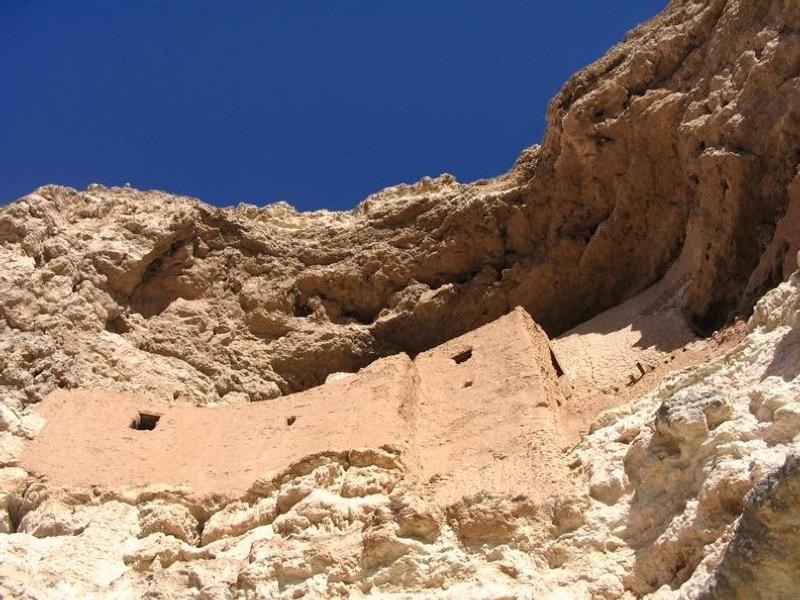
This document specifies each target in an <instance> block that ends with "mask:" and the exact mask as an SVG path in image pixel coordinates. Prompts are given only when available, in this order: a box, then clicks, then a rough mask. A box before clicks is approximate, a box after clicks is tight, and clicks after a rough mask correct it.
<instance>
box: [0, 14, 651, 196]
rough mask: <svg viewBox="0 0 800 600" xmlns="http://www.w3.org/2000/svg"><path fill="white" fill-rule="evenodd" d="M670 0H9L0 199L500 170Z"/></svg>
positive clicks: (248, 189) (280, 187)
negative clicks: (557, 99)
mask: <svg viewBox="0 0 800 600" xmlns="http://www.w3.org/2000/svg"><path fill="white" fill-rule="evenodd" d="M665 4H666V0H613V1H607V2H599V1H596V0H557V1H544V0H541V1H534V0H527V1H522V0H492V1H490V0H486V1H482V2H477V1H473V0H419V1H417V0H407V1H400V0H398V1H394V2H387V1H382V0H372V1H368V0H358V1H356V0H347V1H344V0H341V1H336V0H330V1H328V2H322V1H314V2H311V1H302V0H294V1H292V2H283V1H278V0H274V1H266V0H264V1H260V2H255V1H252V2H251V1H246V0H239V1H236V2H223V1H221V0H220V1H219V2H206V1H202V0H196V1H191V2H190V1H188V0H185V1H181V0H164V1H153V0H150V1H144V0H142V1H134V0H127V1H122V0H104V1H96V2H84V1H81V0H71V1H69V2H63V1H57V2H50V1H46V0H41V1H38V2H28V1H23V0H19V1H14V0H0V115H1V116H0V202H7V201H10V200H13V199H15V198H17V197H19V196H21V195H23V194H25V193H27V192H29V191H30V190H32V189H34V188H35V187H37V186H39V185H42V184H45V183H60V184H64V185H70V186H73V187H77V188H85V187H86V186H87V185H88V184H89V183H91V182H98V183H103V184H107V185H122V184H124V183H125V182H130V183H131V184H132V185H133V186H135V187H138V188H141V189H163V190H167V191H170V192H174V193H182V194H188V195H192V196H197V197H200V198H202V199H203V200H206V201H207V202H212V203H214V204H217V205H230V204H236V203H238V202H250V203H254V204H265V203H268V202H274V201H276V200H287V201H289V202H291V203H292V204H294V205H295V206H297V207H298V208H301V209H305V210H309V209H315V208H321V207H325V208H336V209H342V208H350V207H352V206H353V205H355V204H356V203H357V202H358V201H360V200H361V199H363V198H364V197H365V196H366V195H368V194H370V193H372V192H374V191H376V190H378V189H380V188H382V187H385V186H387V185H393V184H395V183H401V182H413V181H416V180H418V179H419V178H420V177H422V176H423V175H438V174H439V173H443V172H449V173H452V174H454V175H455V176H456V177H457V178H458V179H459V180H460V181H471V180H474V179H479V178H482V177H490V176H493V175H496V174H499V173H501V172H503V171H505V170H507V169H508V168H509V167H510V166H511V165H512V164H513V162H514V160H515V158H516V157H517V155H518V153H519V152H520V150H522V149H523V148H524V147H526V146H529V145H531V144H533V143H536V142H538V141H539V140H540V139H541V137H542V133H543V130H544V125H545V110H546V107H547V102H548V100H549V99H550V98H551V97H552V96H553V94H554V93H555V92H556V91H557V90H558V89H559V88H560V86H561V85H562V84H563V82H564V81H565V80H566V79H567V77H569V75H571V74H572V73H573V72H574V71H576V70H577V69H579V68H581V67H582V66H584V65H586V64H588V63H590V62H591V61H593V60H595V59H596V58H598V57H600V56H601V55H602V54H603V53H604V52H605V50H606V49H608V48H609V47H610V46H611V45H613V44H614V43H616V42H618V41H620V40H621V39H622V37H623V36H624V34H625V32H626V31H627V30H629V29H630V28H631V27H633V26H634V25H636V24H637V23H640V22H641V21H644V20H646V19H648V18H650V17H651V16H653V15H655V14H656V13H657V12H658V11H659V10H661V9H662V8H663V7H664V5H665Z"/></svg>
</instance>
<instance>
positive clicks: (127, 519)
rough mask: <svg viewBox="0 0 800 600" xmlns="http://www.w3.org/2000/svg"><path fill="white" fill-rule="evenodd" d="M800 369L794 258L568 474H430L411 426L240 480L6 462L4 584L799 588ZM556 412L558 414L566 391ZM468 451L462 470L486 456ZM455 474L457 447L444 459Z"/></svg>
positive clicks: (62, 590) (741, 593) (500, 590)
mask: <svg viewBox="0 0 800 600" xmlns="http://www.w3.org/2000/svg"><path fill="white" fill-rule="evenodd" d="M512 317H513V318H514V319H519V317H515V316H513V315H512ZM490 327H491V326H490ZM470 335H477V336H478V337H477V338H473V339H476V340H478V341H480V335H479V332H475V333H474V334H470ZM456 342H458V340H456ZM476 346H477V343H476ZM512 347H513V343H512ZM445 348H447V346H445ZM449 350H450V348H448V352H449ZM500 356H502V354H500ZM418 360H419V359H418ZM470 360H473V359H470ZM537 360H539V361H540V364H542V363H543V364H544V365H546V366H547V367H549V368H552V367H550V365H549V364H548V362H547V361H546V360H541V358H540V359H537ZM424 362H425V360H424V359H422V362H421V363H420V365H422V364H424ZM799 373H800V274H797V275H795V276H793V277H792V279H791V280H790V281H789V282H787V283H784V284H782V285H781V286H780V287H778V288H777V289H776V290H774V291H772V292H770V293H768V294H767V295H766V296H765V297H764V299H763V300H762V301H761V302H760V303H759V304H758V306H757V308H756V312H755V314H754V316H753V318H752V319H751V320H750V323H749V325H748V334H747V336H746V337H745V338H744V339H743V340H742V341H741V342H740V343H739V344H737V345H736V346H735V347H734V348H733V349H732V350H730V351H729V352H727V353H725V354H723V355H722V356H719V357H717V358H715V359H712V360H710V361H708V362H707V363H705V364H702V365H700V366H696V367H692V368H689V369H686V370H684V371H682V372H680V373H677V374H675V375H673V376H671V377H668V378H667V379H665V380H664V382H663V383H662V384H661V385H660V386H659V387H658V388H657V389H656V390H654V391H653V392H651V393H649V394H646V395H645V396H644V397H643V398H641V399H639V400H638V401H635V402H633V403H631V404H628V405H624V406H622V407H619V408H616V409H613V410H612V411H610V412H607V413H605V414H604V415H602V416H601V417H600V419H598V420H597V421H596V422H595V424H594V426H593V432H592V433H591V434H589V435H587V436H586V437H585V438H584V439H583V440H582V441H581V442H580V443H579V444H578V445H577V446H576V447H575V448H574V449H572V450H571V451H570V452H568V453H566V454H564V455H563V458H562V464H563V465H564V466H565V467H566V466H567V465H568V466H569V469H571V472H572V475H571V476H570V477H567V478H565V479H561V480H559V482H558V483H557V485H555V486H553V487H551V488H550V489H549V490H546V489H545V486H543V485H542V483H541V482H539V481H537V480H536V478H535V477H533V476H531V475H522V476H520V477H517V478H516V480H515V481H514V482H513V485H514V486H516V488H514V487H510V488H506V489H505V490H500V491H495V490H494V489H493V488H496V487H498V486H496V483H497V482H498V481H502V479H501V478H498V477H496V476H495V474H494V471H493V469H494V468H495V467H496V465H493V464H491V463H487V464H486V465H485V468H484V469H483V470H482V472H483V473H484V477H483V480H482V481H481V482H479V483H478V484H477V487H476V488H474V489H473V490H469V489H467V488H465V487H462V492H463V495H462V496H461V497H458V496H457V495H454V494H452V493H442V491H445V492H447V491H448V488H447V486H444V487H442V486H441V484H440V478H437V477H432V478H430V479H429V480H427V478H426V477H422V478H421V477H420V474H421V472H420V471H419V468H418V466H415V465H417V464H418V462H417V460H416V459H415V457H414V456H413V451H414V445H412V446H410V447H406V448H405V449H400V448H395V447H391V446H384V447H383V448H353V449H349V450H335V449H332V450H328V451H321V452H317V453H314V454H310V455H307V456H304V457H302V458H301V459H299V460H297V461H295V462H293V463H292V464H289V465H287V466H286V467H285V468H282V469H278V470H273V471H272V472H270V473H268V474H266V475H265V476H264V477H261V478H257V479H255V480H254V482H253V483H252V485H250V486H249V488H248V489H246V490H245V491H243V492H242V493H240V494H239V495H238V496H237V495H235V494H233V495H232V494H230V493H211V494H209V493H206V494H203V495H199V494H197V493H196V492H194V491H193V490H192V489H191V488H189V487H176V486H166V485H157V484H153V485H149V486H145V487H141V486H140V487H129V486H124V485H123V486H120V485H111V486H108V485H95V486H92V487H82V486H75V485H71V486H67V487H62V486H58V485H52V484H49V483H47V482H42V481H37V480H36V479H34V478H27V477H26V476H25V472H24V471H21V469H13V468H6V469H2V470H0V475H2V479H0V481H2V482H3V490H4V494H5V495H4V497H5V498H7V499H8V500H9V501H7V502H6V506H7V509H6V510H7V512H8V515H9V516H8V519H7V522H9V523H11V526H10V530H11V531H12V532H13V533H11V534H10V535H0V556H2V557H3V562H2V564H0V593H2V594H3V595H4V596H8V597H30V598H64V597H85V596H88V595H91V594H99V595H101V596H105V597H143V598H169V597H205V598H249V597H256V598H268V597H282V598H296V597H301V596H310V597H332V596H342V597H359V596H362V595H368V594H372V595H375V594H378V595H383V596H384V597H392V596H395V595H397V596H398V597H403V596H405V595H407V594H419V595H420V596H421V597H442V598H456V597H481V598H508V597H524V598H533V597H537V598H563V597H569V598H630V597H640V596H647V597H652V598H695V597H697V598H700V597H719V598H728V597H742V598H755V597H764V598H784V597H792V596H793V595H794V592H796V591H797V590H799V589H800V577H798V572H797V569H796V557H797V548H798V537H797V526H796V518H795V517H796V514H797V511H798V510H800V496H798V493H797V459H796V455H797V453H798V452H800V446H799V444H800V442H798V439H800V435H798V434H800V418H798V415H800V375H799ZM553 376H554V373H552V372H551V374H550V375H549V377H553ZM354 377H355V378H356V379H361V378H364V379H365V381H370V377H372V375H370V374H369V373H363V374H361V373H360V374H358V375H356V376H354ZM450 379H457V378H450ZM459 380H460V379H459ZM347 381H348V380H345V381H344V382H333V383H330V384H327V385H326V386H325V387H326V388H328V387H329V386H338V387H340V388H341V386H342V385H343V384H346V383H347ZM503 381H504V382H505V385H507V386H508V385H510V386H512V388H513V386H514V385H515V384H516V383H517V382H518V381H519V380H518V379H516V378H505V379H504V380H503ZM403 386H404V384H403V383H402V382H400V384H399V387H401V388H402V387H403ZM354 389H356V388H354ZM526 393H527V395H528V396H529V397H530V398H531V401H535V398H536V394H535V393H534V394H533V395H532V394H531V392H530V391H528V392H526ZM303 395H304V394H300V395H298V397H300V396H303ZM294 397H295V396H290V397H287V398H286V399H285V400H286V401H289V400H290V399H291V398H294ZM487 397H488V398H492V395H488V396H487ZM494 398H495V399H497V400H501V399H502V394H495V395H494ZM194 410H206V411H209V410H212V409H194ZM548 410H550V411H554V414H556V415H557V414H558V406H557V403H556V405H554V406H550V407H549V408H548ZM467 415H469V412H468V411H463V410H462V411H458V412H456V411H454V413H453V414H452V417H451V418H454V419H459V418H462V417H464V416H467ZM497 418H498V420H499V421H500V422H503V421H505V420H507V419H508V417H507V416H506V414H505V413H503V412H499V413H498V414H497ZM256 421H257V420H256ZM483 421H484V423H486V422H487V421H488V419H486V418H485V417H484V419H483ZM529 421H530V419H529V418H526V417H521V418H520V419H519V423H518V425H524V424H525V423H527V422H529ZM46 431H47V426H46V427H45V430H43V433H42V435H45V434H46ZM156 431H157V430H156ZM496 431H497V429H496V426H495V425H494V424H492V423H491V422H489V423H487V432H496ZM136 433H137V434H140V435H148V434H150V433H155V432H136ZM487 435H489V433H487ZM551 438H552V433H551V434H550V437H547V436H544V437H541V438H540V444H546V443H547V442H548V441H549V440H550V439H551ZM467 440H468V438H467ZM439 441H440V442H441V443H447V442H448V438H447V437H446V436H444V435H440V436H439ZM533 441H534V442H535V439H534V440H533ZM472 444H474V442H471V441H468V442H467V447H469V446H471V445H472ZM416 446H417V447H420V448H421V447H424V444H416ZM516 446H517V447H516V451H517V452H522V453H523V454H525V447H524V445H522V444H516ZM511 448H512V449H513V448H514V445H512V446H511ZM462 454H463V456H464V461H463V463H464V466H465V467H467V466H468V465H470V464H472V465H475V464H476V463H474V462H472V463H470V460H469V453H468V452H463V451H462ZM534 456H535V455H534ZM506 458H507V459H508V460H510V461H513V460H514V456H508V457H506ZM109 460H113V458H111V459H109ZM203 460H204V459H203V458H202V456H200V457H198V461H200V462H202V461H203ZM503 461H504V457H501V456H497V457H496V462H497V463H502V462H503ZM423 462H427V463H430V462H431V461H430V460H428V461H423ZM529 464H534V465H536V466H537V467H538V468H539V470H540V472H549V471H547V469H546V468H545V467H544V466H543V465H542V463H541V461H538V462H537V461H535V459H534V460H533V461H531V460H529ZM422 473H424V471H423V472H422ZM459 473H460V470H459V466H458V465H457V464H456V465H450V467H449V470H448V471H447V472H444V473H442V474H443V475H445V478H447V477H453V476H455V477H456V478H457V477H458V476H459ZM481 483H482V484H483V485H484V486H485V489H483V490H481V489H480V487H481V485H480V484H481ZM475 489H478V490H479V491H475ZM520 490H526V491H528V492H529V494H528V495H526V494H525V493H518V492H519V491H520Z"/></svg>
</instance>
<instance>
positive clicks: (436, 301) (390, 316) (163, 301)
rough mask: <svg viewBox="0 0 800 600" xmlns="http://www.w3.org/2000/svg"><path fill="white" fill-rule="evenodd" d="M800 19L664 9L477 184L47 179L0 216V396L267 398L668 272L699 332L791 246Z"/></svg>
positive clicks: (717, 2) (770, 282) (560, 320)
mask: <svg viewBox="0 0 800 600" xmlns="http://www.w3.org/2000/svg"><path fill="white" fill-rule="evenodd" d="M799 13H800V8H799V7H798V5H797V3H796V2H793V1H788V0H786V1H779V0H772V1H766V0H754V1H748V2H743V1H733V0H728V1H725V0H711V1H703V2H698V1H689V0H684V1H676V2H673V3H671V4H670V5H669V7H668V8H667V9H665V11H664V13H663V14H662V15H660V16H659V17H657V18H656V19H654V20H653V21H651V22H650V23H648V24H646V25H643V26H641V27H639V28H637V29H635V30H634V31H632V32H631V33H630V34H629V35H628V38H627V39H626V41H625V42H623V43H622V44H620V45H619V46H617V47H615V48H614V49H612V50H611V51H610V52H609V53H608V55H606V56H605V57H604V58H603V59H601V60H600V61H598V62H597V63H595V64H593V65H591V66H590V67H588V68H587V69H585V70H583V71H581V72H579V73H578V74H577V75H575V76H574V77H573V78H572V79H570V81H568V82H567V84H566V85H565V87H564V89H563V90H562V91H561V92H560V93H559V95H558V96H556V98H555V99H554V100H553V101H552V103H551V105H550V110H549V115H548V124H549V127H548V130H547V134H546V136H545V139H544V140H543V143H542V145H541V146H534V147H532V148H530V149H529V150H527V151H525V152H524V153H523V154H522V155H521V157H520V159H519V161H518V163H517V164H516V165H515V167H514V168H513V169H512V170H511V171H510V172H509V173H508V174H506V175H503V176H501V177H498V178H497V179H494V180H488V181H479V182H475V183H473V184H468V185H464V184H459V183H457V182H456V181H454V180H453V178H452V177H450V176H442V177H440V178H437V179H433V180H432V179H425V180H423V181H421V182H419V183H417V184H414V185H410V186H408V185H403V186H397V187H394V188H389V189H386V190H383V191H382V192H379V193H377V194H375V195H374V196H371V197H369V198H367V199H366V200H365V201H364V202H362V203H361V204H360V205H359V206H358V207H356V208H355V209H354V210H353V211H351V212H349V213H326V212H324V211H323V212H319V213H313V214H299V213H297V212H295V211H294V210H293V209H291V207H289V206H288V205H285V204H276V205H272V206H268V207H265V208H256V207H254V206H239V207H238V208H235V209H222V210H217V209H213V208H212V207H209V206H207V205H204V204H202V203H200V202H198V201H195V200H192V199H189V198H182V197H175V196H170V195H167V194H163V193H160V192H140V191H137V190H133V189H127V188H104V187H102V186H92V187H91V189H89V190H87V191H85V192H78V191H75V190H72V189H69V188H62V187H56V186H46V187H43V188H40V189H38V190H37V191H36V192H34V193H33V194H31V195H30V196H27V197H26V198H23V199H22V200H20V201H18V202H16V203H13V204H11V205H10V206H8V207H6V208H4V209H2V212H0V319H1V320H0V327H2V328H3V329H2V338H0V339H1V341H0V344H1V345H2V346H1V347H0V356H1V357H2V361H3V364H4V367H3V371H2V380H0V385H2V389H3V393H4V395H5V396H6V397H7V398H8V400H7V401H8V402H9V404H11V405H12V406H14V407H15V408H19V407H20V406H21V405H22V404H23V403H26V402H36V401H38V400H41V398H42V397H43V396H44V395H45V394H46V393H48V392H49V391H51V390H52V389H54V388H57V387H63V388H73V387H79V386H80V387H90V386H106V387H111V388H113V389H118V390H125V391H136V392H145V393H148V394H150V395H151V396H153V397H154V398H157V399H170V398H172V397H175V398H176V399H180V400H182V401H183V400H188V401H192V402H200V403H208V402H215V401H220V400H224V401H226V402H239V401H245V400H251V401H252V400H263V399H268V398H272V397H274V396H276V395H278V394H280V393H287V392H291V391H298V390H301V389H305V388H308V387H311V386H313V385H318V384H320V383H322V382H323V381H324V380H325V377H326V376H327V375H328V374H329V373H332V372H337V371H353V370H356V369H357V368H359V367H362V366H365V365H366V364H368V363H369V362H371V361H372V360H374V359H375V358H377V357H379V356H384V355H388V354H392V353H395V352H398V351H407V352H412V353H415V352H418V351H420V350H425V349H427V348H430V347H432V346H434V345H436V344H438V343H440V342H442V341H444V340H446V339H449V338H452V337H454V336H456V335H459V334H461V333H464V332H466V331H469V330H471V329H473V328H475V327H477V326H479V325H482V324H484V323H487V322H489V321H491V320H493V319H496V318H498V317H499V316H501V315H503V314H505V313H506V312H508V311H509V310H511V309H512V308H514V307H515V306H517V305H519V306H522V307H524V308H525V309H526V310H527V311H528V312H529V313H530V314H531V315H532V316H533V317H534V319H535V320H536V321H537V322H538V323H540V324H541V325H542V326H543V327H544V328H545V330H547V331H548V332H549V333H550V334H551V335H554V334H558V333H560V332H563V331H564V330H566V329H568V328H569V327H572V326H574V325H577V324H579V323H581V322H583V321H585V320H586V319H588V318H589V317H591V316H593V315H595V314H598V313H599V312H602V311H603V310H604V309H607V308H610V307H612V306H614V305H616V304H618V303H620V302H621V301H622V300H625V299H627V298H630V297H632V296H633V295H635V294H636V293H638V292H641V291H642V290H644V289H645V288H647V287H648V286H649V285H651V284H652V283H654V282H656V281H658V280H659V279H660V278H661V277H662V276H664V275H665V274H666V273H667V272H668V270H669V271H670V274H671V277H672V278H673V279H674V283H676V284H677V285H678V286H679V289H680V293H679V297H677V298H675V300H674V303H675V305H676V306H677V307H678V308H680V309H681V310H683V311H684V312H685V313H686V315H687V316H688V317H690V318H691V320H692V322H693V323H694V324H695V327H696V329H697V330H698V331H699V332H701V333H705V332H710V331H711V330H713V329H715V328H717V327H719V326H721V325H722V324H724V323H725V321H726V320H727V319H728V318H729V317H730V316H731V315H733V314H736V313H739V314H742V313H747V312H748V311H749V309H750V308H751V307H752V305H753V303H754V301H755V300H756V299H757V298H758V297H759V296H760V295H761V293H762V292H763V291H764V290H766V289H768V288H770V287H772V286H774V285H775V284H777V283H778V282H779V281H780V280H781V279H782V278H783V277H785V276H786V275H788V273H789V272H790V271H791V270H792V269H793V267H792V266H791V260H792V257H793V256H794V253H795V252H796V251H797V250H798V248H799V247H800V243H799V242H800V236H799V235H798V231H800V230H798V228H797V224H798V222H799V221H800V176H798V159H800V154H799V153H800V79H798V75H800V41H798V40H800V37H798V32H799V31H800V14H799ZM670 267H672V269H671V270H670ZM99 361H102V363H103V368H102V369H99V368H97V364H98V362H99ZM132 373H135V374H136V376H135V377H132V376H131V374H132Z"/></svg>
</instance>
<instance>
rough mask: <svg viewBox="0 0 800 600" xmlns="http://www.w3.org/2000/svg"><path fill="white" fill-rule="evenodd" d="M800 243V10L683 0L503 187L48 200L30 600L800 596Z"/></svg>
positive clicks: (27, 254) (10, 429)
mask: <svg viewBox="0 0 800 600" xmlns="http://www.w3.org/2000/svg"><path fill="white" fill-rule="evenodd" d="M799 249H800V4H798V3H797V2H795V1H793V0H751V1H745V0H673V1H672V2H671V3H670V4H669V5H668V6H667V7H666V8H665V10H664V11H663V12H662V13H661V14H660V15H659V16H657V17H656V18H654V19H653V20H652V21H650V22H648V23H645V24H643V25H641V26H639V27H638V28H636V29H635V30H633V31H631V32H630V33H629V34H628V36H627V37H626V39H625V40H624V41H623V42H622V43H620V44H619V45H618V46H616V47H614V48H612V49H611V50H610V51H609V53H608V54H607V55H606V56H605V57H603V58H602V59H600V60H599V61H597V62H596V63H594V64H593V65H590V66H589V67H587V68H586V69H584V70H583V71H580V72H579V73H577V74H576V75H575V76H573V77H572V78H571V79H570V80H569V81H568V82H567V83H566V84H565V86H564V88H563V89H562V90H561V92H560V93H559V94H558V95H557V96H556V97H555V98H554V99H553V101H552V102H551V104H550V108H549V111H548V129H547V133H546V135H545V138H544V140H543V141H542V143H541V145H537V146H533V147H531V148H529V149H527V150H525V151H524V152H523V153H522V154H521V156H520V158H519V159H518V161H517V163H516V164H515V165H514V166H513V168H512V169H511V170H510V171H509V172H508V173H506V174H504V175H501V176H499V177H497V178H495V179H491V180H486V181H477V182H473V183H470V184H461V183H458V182H457V181H456V180H455V179H454V178H453V177H451V176H449V175H442V176H440V177H438V178H435V179H430V178H425V179H423V180H422V181H420V182H418V183H416V184H413V185H400V186H396V187H393V188H388V189H386V190H383V191H381V192H378V193H376V194H374V195H373V196H370V197H369V198H367V199H366V200H364V201H363V202H362V203H361V204H359V205H358V206H357V207H356V208H354V209H353V210H352V211H348V212H342V213H334V212H328V211H319V212H315V213H299V212H297V211H295V210H294V209H292V208H291V207H290V206H289V205H288V204H284V203H278V204H274V205H270V206H266V207H263V208H258V207H255V206H249V205H240V206H238V207H235V208H227V209H217V208H213V207H211V206H208V205H206V204H203V203H202V202H200V201H198V200H195V199H191V198H185V197H178V196H172V195H169V194H166V193H163V192H156V191H149V192H145V191H139V190H135V189H131V188H127V187H126V188H116V187H111V188H109V187H104V186H100V185H93V186H90V187H89V189H87V190H85V191H77V190H73V189H70V188H65V187H59V186H44V187H42V188H39V189H38V190H36V191H34V192H33V193H32V194H30V195H28V196H26V197H25V198H22V199H20V200H18V201H16V202H13V203H11V204H10V205H8V206H6V207H4V208H2V209H0V596H3V597H14V598H16V597H20V598H65V597H87V596H96V597H101V596H105V597H145V598H162V597H163V598H168V597H203V598H266V597H286V598H296V597H301V596H304V595H305V596H307V597H309V596H310V597H320V596H324V597H330V596H337V595H338V596H343V597H344V596H352V597H358V596H360V595H368V594H379V595H383V596H384V597H392V596H395V597H401V596H404V595H407V594H419V595H420V596H424V597H450V598H455V597H476V596H479V597H485V598H507V597H552V598H559V597H575V598H609V599H610V598H631V597H652V598H678V597H680V598H684V597H688V598H729V597H740V598H751V597H764V598H784V597H792V596H795V595H797V594H798V593H800V579H798V574H797V569H796V563H797V557H798V548H800V545H799V544H798V539H797V528H796V523H795V521H796V519H794V518H793V516H794V515H796V513H797V510H800V505H799V504H798V503H800V499H799V496H798V494H799V492H798V459H797V457H798V456H800V447H798V444H800V441H798V440H799V439H800V368H799V367H798V365H800V339H798V336H800V279H798V277H800V275H797V274H794V275H791V272H792V271H794V269H795V268H796V267H795V256H796V254H797V252H798V250H799ZM515 307H520V308H515ZM529 315H530V316H529ZM531 317H532V319H531ZM737 319H738V320H737ZM745 319H746V320H747V322H746V323H745V322H744V320H745ZM487 332H488V333H487ZM492 332H494V333H492ZM714 332H716V333H714ZM548 336H549V338H552V339H548ZM326 381H327V383H326ZM323 384H324V385H323ZM317 386H319V387H317ZM311 388H314V389H311ZM87 390H91V391H87ZM253 403H257V404H253ZM605 409H609V410H605ZM215 419H216V420H217V421H215ZM219 419H221V420H222V421H219ZM156 421H157V423H156ZM153 427H155V429H154V430H152V431H147V429H152V428H153ZM179 434H180V435H179ZM298 434H299V436H298ZM175 436H178V437H180V436H182V437H181V439H182V440H183V441H181V442H180V443H178V442H176V439H177V438H176V437H175ZM298 437H299V439H297V438H298ZM195 446H196V449H195Z"/></svg>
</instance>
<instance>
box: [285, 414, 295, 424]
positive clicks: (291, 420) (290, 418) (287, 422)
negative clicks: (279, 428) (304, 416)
mask: <svg viewBox="0 0 800 600" xmlns="http://www.w3.org/2000/svg"><path fill="white" fill-rule="evenodd" d="M295 421H297V417H295V416H294V415H292V416H291V417H287V418H286V424H287V425H289V426H290V427H291V426H292V425H294V422H295Z"/></svg>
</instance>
